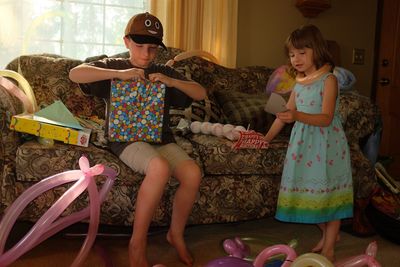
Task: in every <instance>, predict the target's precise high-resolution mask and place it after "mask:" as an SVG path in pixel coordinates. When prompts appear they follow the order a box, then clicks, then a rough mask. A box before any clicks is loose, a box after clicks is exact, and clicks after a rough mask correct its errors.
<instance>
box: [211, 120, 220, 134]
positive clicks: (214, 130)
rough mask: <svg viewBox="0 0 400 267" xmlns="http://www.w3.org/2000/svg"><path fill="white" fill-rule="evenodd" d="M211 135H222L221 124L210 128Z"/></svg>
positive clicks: (215, 124)
mask: <svg viewBox="0 0 400 267" xmlns="http://www.w3.org/2000/svg"><path fill="white" fill-rule="evenodd" d="M211 133H212V134H213V135H215V136H218V137H220V136H222V134H223V126H222V124H221V123H214V124H213V125H212V126H211Z"/></svg>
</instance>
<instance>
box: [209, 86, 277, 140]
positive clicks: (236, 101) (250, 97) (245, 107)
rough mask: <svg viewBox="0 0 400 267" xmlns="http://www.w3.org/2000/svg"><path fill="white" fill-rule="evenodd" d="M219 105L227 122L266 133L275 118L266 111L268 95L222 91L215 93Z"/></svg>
mask: <svg viewBox="0 0 400 267" xmlns="http://www.w3.org/2000/svg"><path fill="white" fill-rule="evenodd" d="M214 95H215V98H216V99H217V101H218V104H219V105H220V106H221V107H222V109H223V112H224V114H225V115H226V117H227V122H228V123H231V124H234V125H242V126H244V127H245V128H247V127H249V129H252V130H255V131H257V132H263V133H265V132H266V131H267V129H268V128H269V126H270V124H271V123H272V122H273V120H274V119H275V116H273V115H271V114H269V113H267V112H265V111H264V106H265V104H266V103H267V95H266V94H246V93H241V92H235V91H228V90H221V91H215V92H214Z"/></svg>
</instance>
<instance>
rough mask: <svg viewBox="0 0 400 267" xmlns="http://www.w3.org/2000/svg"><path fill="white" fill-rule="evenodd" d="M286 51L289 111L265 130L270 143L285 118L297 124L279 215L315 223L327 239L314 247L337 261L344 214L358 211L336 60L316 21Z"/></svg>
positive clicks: (290, 41) (289, 41) (301, 30)
mask: <svg viewBox="0 0 400 267" xmlns="http://www.w3.org/2000/svg"><path fill="white" fill-rule="evenodd" d="M285 52H286V55H287V57H288V59H289V60H290V64H291V70H290V72H291V73H292V74H293V75H294V76H296V85H295V87H294V89H293V91H292V93H291V95H290V98H289V100H288V103H287V106H286V107H287V109H288V110H287V111H285V112H282V113H277V115H276V116H277V117H276V119H275V121H274V123H273V124H272V126H271V128H270V129H269V131H268V132H267V134H266V135H265V139H266V140H267V141H268V142H270V141H271V140H272V139H273V138H274V137H275V136H276V135H277V134H278V133H279V132H280V130H281V129H282V128H283V126H284V125H285V124H286V123H292V122H295V123H294V126H293V129H292V132H291V136H290V141H289V145H288V150H287V153H286V158H285V162H284V168H283V173H282V181H281V186H280V190H279V197H278V203H277V211H276V215H275V217H276V218H277V219H278V220H281V221H286V222H296V223H315V224H317V225H318V226H319V228H320V229H321V231H322V238H321V240H320V241H319V242H318V244H317V245H316V246H315V247H314V248H313V249H312V252H320V253H321V254H322V255H323V256H325V257H327V258H328V259H329V260H331V261H334V254H335V243H336V241H338V240H339V230H340V223H341V219H344V218H349V217H352V216H353V186H352V174H351V163H350V154H349V147H348V144H347V139H346V136H345V133H344V131H343V127H342V125H341V121H340V118H339V113H338V96H339V90H338V83H337V79H336V77H335V76H334V75H333V74H332V70H333V67H334V64H333V60H332V58H331V56H330V54H329V52H328V49H327V45H326V42H325V40H324V39H323V37H322V34H321V32H320V31H319V29H318V28H317V27H315V26H314V25H306V26H303V27H301V28H299V29H296V30H295V31H293V32H292V33H291V34H290V36H289V37H288V38H287V40H286V44H285Z"/></svg>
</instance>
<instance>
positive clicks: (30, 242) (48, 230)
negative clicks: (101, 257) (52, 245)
mask: <svg viewBox="0 0 400 267" xmlns="http://www.w3.org/2000/svg"><path fill="white" fill-rule="evenodd" d="M79 167H80V168H81V170H73V171H66V172H63V173H60V174H56V175H53V176H50V177H48V178H46V179H43V180H41V181H40V182H38V183H36V184H34V185H33V186H31V187H30V188H28V189H27V190H25V191H24V192H23V193H22V194H21V195H20V196H19V197H18V198H17V199H16V200H15V201H14V203H13V204H12V205H11V206H10V207H9V208H8V209H7V210H6V213H5V215H4V217H3V219H2V221H1V223H0V266H7V265H10V264H11V263H13V262H14V261H15V260H16V259H18V258H19V257H20V256H22V255H23V254H25V253H26V252H27V251H29V250H30V249H32V248H33V247H35V246H36V245H38V244H39V243H41V242H42V241H44V240H45V239H47V238H48V237H50V236H52V235H54V234H55V233H57V232H58V231H60V230H61V229H64V228H66V227H68V226H70V225H71V224H73V223H76V222H79V221H81V220H83V219H85V218H87V217H88V216H90V222H89V231H88V234H87V236H86V239H85V241H84V243H83V245H82V247H81V250H80V251H79V253H78V255H77V257H76V258H75V260H74V262H73V263H72V265H71V266H80V265H81V264H82V263H83V261H84V259H85V258H86V256H87V255H88V253H89V251H90V248H91V246H92V245H93V243H94V240H95V238H96V234H97V230H98V225H99V217H100V204H101V203H102V202H103V201H104V199H105V197H106V195H107V193H108V192H109V191H110V189H111V187H112V185H113V183H114V180H115V177H116V172H115V171H114V170H113V169H111V168H107V167H104V166H103V165H101V164H100V165H99V164H98V165H95V166H94V167H91V168H90V166H89V161H88V159H87V158H86V157H84V156H82V157H81V158H80V159H79ZM96 175H106V176H107V181H106V182H105V183H104V185H103V187H102V189H101V191H100V193H99V192H98V191H97V186H96V183H95V181H94V179H93V177H94V176H96ZM73 181H77V182H76V183H75V184H74V185H72V186H71V187H70V188H69V189H68V190H67V191H66V192H65V193H64V194H63V195H62V196H61V197H60V198H59V199H58V200H57V201H56V202H55V203H54V204H53V205H52V206H51V207H50V208H49V210H47V211H46V212H45V213H44V214H43V216H42V217H41V218H40V219H39V220H38V221H37V222H36V223H35V225H34V226H33V227H32V228H31V230H30V231H29V232H28V233H27V234H26V235H25V236H24V237H23V238H22V239H21V240H20V241H19V242H18V243H17V244H16V245H14V247H12V248H11V249H9V250H8V251H6V252H4V246H5V243H6V241H7V238H8V235H9V233H10V230H11V229H12V226H13V225H14V223H15V222H16V220H17V219H18V217H19V215H20V214H21V212H22V211H23V210H24V209H25V207H26V206H27V205H28V204H29V203H30V202H31V201H33V200H34V199H35V198H36V197H37V196H39V195H40V194H42V193H44V192H46V191H48V190H50V189H52V188H54V187H56V186H59V185H61V184H65V183H70V182H73ZM86 188H87V189H88V192H89V199H90V205H89V207H87V208H85V209H83V210H81V211H79V212H75V213H72V214H71V215H69V216H66V217H63V218H60V219H58V220H56V219H57V218H58V217H59V216H60V215H61V213H62V212H63V211H64V210H65V209H66V208H67V207H68V206H69V205H70V204H71V203H72V202H73V201H74V200H75V199H76V198H77V197H78V196H79V195H80V194H81V193H82V192H83V191H84V190H85V189H86Z"/></svg>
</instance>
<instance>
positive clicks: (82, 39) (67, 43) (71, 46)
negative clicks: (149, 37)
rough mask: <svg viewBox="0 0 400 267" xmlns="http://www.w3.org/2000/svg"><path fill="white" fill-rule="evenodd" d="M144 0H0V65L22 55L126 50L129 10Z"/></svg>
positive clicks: (76, 55)
mask: <svg viewBox="0 0 400 267" xmlns="http://www.w3.org/2000/svg"><path fill="white" fill-rule="evenodd" d="M147 2H148V0H75V1H74V0H41V1H37V0H5V1H4V0H3V1H1V3H0V14H1V16H0V47H1V49H0V68H4V67H5V66H6V64H7V63H8V62H10V61H11V60H12V59H14V58H16V57H17V56H19V55H22V54H38V53H50V54H58V55H63V56H67V57H71V58H76V59H82V60H83V59H85V58H87V57H90V56H97V55H101V54H106V55H113V54H116V53H120V52H124V51H126V48H125V46H124V43H123V40H122V37H123V34H124V30H125V26H126V23H127V22H128V20H129V19H130V18H131V17H132V15H134V14H136V13H141V12H144V11H146V10H148V4H147Z"/></svg>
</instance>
